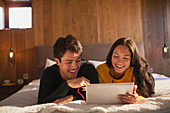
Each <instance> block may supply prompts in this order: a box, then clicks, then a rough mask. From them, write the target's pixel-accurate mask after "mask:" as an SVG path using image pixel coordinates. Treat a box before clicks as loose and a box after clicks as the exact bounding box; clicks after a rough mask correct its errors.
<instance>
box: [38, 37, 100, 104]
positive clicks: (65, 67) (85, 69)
mask: <svg viewBox="0 0 170 113" xmlns="http://www.w3.org/2000/svg"><path fill="white" fill-rule="evenodd" d="M53 54H54V59H55V62H56V64H54V65H52V66H51V67H47V68H46V69H45V70H44V71H43V73H42V76H41V80H40V88H39V94H38V104H42V103H50V102H54V103H56V104H64V103H67V102H70V101H72V100H82V99H84V100H85V88H83V86H86V85H87V84H90V83H98V75H97V71H96V69H95V67H94V66H93V65H92V64H89V63H87V62H83V61H81V55H82V46H81V44H80V42H79V41H77V40H76V38H75V37H74V36H72V35H68V36H66V38H63V37H60V38H58V39H57V41H56V42H55V44H54V46H53Z"/></svg>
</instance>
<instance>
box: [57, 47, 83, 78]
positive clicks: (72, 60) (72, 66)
mask: <svg viewBox="0 0 170 113" xmlns="http://www.w3.org/2000/svg"><path fill="white" fill-rule="evenodd" d="M55 61H56V64H57V65H58V66H59V68H60V74H61V76H62V78H63V79H65V80H68V79H71V78H76V77H77V73H78V70H79V69H80V66H81V57H80V54H76V53H73V52H71V51H69V50H66V52H65V54H64V55H63V57H62V58H61V62H60V61H59V60H58V59H57V58H55Z"/></svg>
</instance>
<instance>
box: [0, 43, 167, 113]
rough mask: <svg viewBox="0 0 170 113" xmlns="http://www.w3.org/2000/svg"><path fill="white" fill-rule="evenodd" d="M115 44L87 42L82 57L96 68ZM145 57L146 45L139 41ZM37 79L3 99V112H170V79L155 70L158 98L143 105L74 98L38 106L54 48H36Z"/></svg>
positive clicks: (147, 99)
mask: <svg viewBox="0 0 170 113" xmlns="http://www.w3.org/2000/svg"><path fill="white" fill-rule="evenodd" d="M110 47H111V44H90V45H89V44H86V45H83V50H84V54H83V55H82V58H83V59H84V60H88V61H89V62H91V63H92V64H94V66H95V67H97V65H99V64H101V63H104V62H105V58H106V55H107V53H108V51H109V49H110ZM137 47H138V49H139V51H140V53H141V55H142V56H143V57H145V55H144V49H143V44H141V43H137ZM34 49H35V67H34V68H35V70H36V71H35V80H33V81H32V82H30V83H29V84H28V85H26V86H24V87H23V88H22V89H21V90H19V91H18V92H16V93H15V94H13V95H11V96H10V97H8V98H6V99H4V100H2V101H1V102H0V112H1V113H3V112H5V113H15V112H16V113H18V112H19V113H36V112H38V113H49V112H52V113H69V112H72V113H76V112H77V113H128V112H131V113H136V112H137V113H144V112H149V113H152V112H154V113H169V112H170V107H169V106H170V87H169V84H168V83H169V82H170V78H169V77H167V76H165V75H161V74H158V73H152V75H153V76H154V79H155V85H156V86H155V88H156V93H155V95H154V97H150V98H146V99H145V102H144V103H143V104H107V105H102V104H87V103H86V102H85V101H83V100H77V101H72V102H69V103H67V104H62V105H56V104H54V103H47V104H39V105H37V97H38V89H39V82H40V79H39V78H40V76H41V72H42V70H43V69H44V68H45V67H47V66H50V65H52V64H54V63H55V62H54V61H53V55H52V47H51V46H39V47H35V48H34Z"/></svg>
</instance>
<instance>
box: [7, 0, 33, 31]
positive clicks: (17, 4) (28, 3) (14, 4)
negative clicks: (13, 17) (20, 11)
mask: <svg viewBox="0 0 170 113" xmlns="http://www.w3.org/2000/svg"><path fill="white" fill-rule="evenodd" d="M10 7H31V8H32V3H31V0H30V1H7V0H4V17H5V28H7V29H9V8H10ZM12 29H22V28H12Z"/></svg>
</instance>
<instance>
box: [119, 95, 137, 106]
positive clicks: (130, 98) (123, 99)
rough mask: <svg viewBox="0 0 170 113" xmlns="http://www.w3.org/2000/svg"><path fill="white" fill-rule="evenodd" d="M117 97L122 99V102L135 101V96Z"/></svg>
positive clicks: (131, 102)
mask: <svg viewBox="0 0 170 113" xmlns="http://www.w3.org/2000/svg"><path fill="white" fill-rule="evenodd" d="M118 99H119V100H120V101H122V102H123V103H129V104H133V103H136V101H137V99H136V98H133V97H131V96H128V95H119V96H118Z"/></svg>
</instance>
